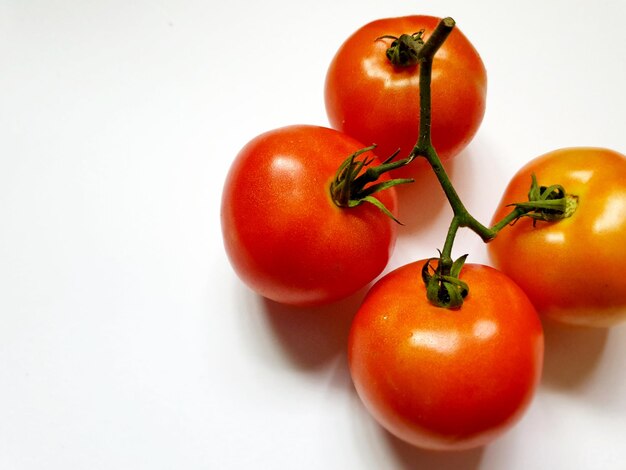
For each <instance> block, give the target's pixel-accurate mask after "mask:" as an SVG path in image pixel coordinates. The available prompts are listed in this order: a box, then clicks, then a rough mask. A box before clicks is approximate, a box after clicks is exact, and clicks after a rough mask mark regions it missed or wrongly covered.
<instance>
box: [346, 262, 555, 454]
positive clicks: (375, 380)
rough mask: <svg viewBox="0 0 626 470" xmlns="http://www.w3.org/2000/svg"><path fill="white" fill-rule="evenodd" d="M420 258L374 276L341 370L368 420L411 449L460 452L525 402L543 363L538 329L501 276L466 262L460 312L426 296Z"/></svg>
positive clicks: (522, 298)
mask: <svg viewBox="0 0 626 470" xmlns="http://www.w3.org/2000/svg"><path fill="white" fill-rule="evenodd" d="M423 264H424V261H419V262H415V263H411V264H408V265H405V266H403V267H401V268H398V269H396V270H395V271H392V272H391V273H389V274H387V275H386V276H384V277H383V278H381V279H380V280H379V281H378V282H377V283H376V284H375V285H374V286H373V287H372V289H371V290H370V291H369V293H368V294H367V296H366V297H365V299H364V301H363V304H362V305H361V307H360V309H359V311H358V312H357V314H356V316H355V318H354V321H353V324H352V327H351V331H350V337H349V346H348V347H349V349H348V352H349V364H350V371H351V374H352V379H353V381H354V385H355V387H356V390H357V393H358V394H359V396H360V397H361V399H362V401H363V403H364V404H365V406H366V408H367V409H368V410H369V411H370V413H371V414H372V415H373V416H374V417H375V418H376V420H377V421H378V422H379V423H380V424H381V425H382V426H383V427H385V428H386V429H387V430H388V431H390V432H391V433H392V434H394V435H396V436H397V437H399V438H400V439H403V440H404V441H406V442H408V443H410V444H413V445H415V446H418V447H423V448H427V449H433V450H462V449H468V448H472V447H478V446H481V445H485V444H487V443H489V442H490V441H492V440H493V439H495V438H496V437H498V436H499V435H501V434H502V433H503V432H505V431H506V430H507V429H509V428H510V427H511V426H512V425H513V424H514V423H515V422H516V421H517V420H518V419H519V418H520V417H521V415H522V414H523V412H524V410H525V409H526V408H527V406H528V404H529V403H530V401H531V399H532V397H533V394H534V391H535V389H536V387H537V384H538V382H539V379H540V375H541V369H542V365H543V330H542V326H541V322H540V320H539V317H538V315H537V313H536V311H535V309H534V307H533V305H532V304H531V303H530V301H529V300H528V298H527V297H526V295H525V294H524V293H523V292H522V290H521V289H520V288H519V287H518V286H517V285H516V284H515V283H514V282H513V281H511V280H510V279H509V278H508V277H507V276H505V275H504V274H503V273H501V272H499V271H497V270H495V269H493V268H491V267H488V266H482V265H473V264H467V265H465V267H464V268H463V270H462V272H461V279H463V280H465V281H466V282H467V283H468V284H469V286H470V293H469V295H468V296H467V297H466V299H465V302H464V303H463V306H462V307H461V308H460V309H458V310H449V309H443V308H438V307H435V306H433V305H432V304H430V303H429V301H428V300H427V299H426V290H425V288H424V285H423V282H422V280H421V269H422V266H423Z"/></svg>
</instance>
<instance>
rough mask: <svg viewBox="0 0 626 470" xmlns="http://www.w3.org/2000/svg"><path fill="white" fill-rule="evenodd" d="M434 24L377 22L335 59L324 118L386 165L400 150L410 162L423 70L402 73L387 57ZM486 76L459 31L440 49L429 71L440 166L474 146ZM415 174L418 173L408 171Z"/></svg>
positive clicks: (420, 19)
mask: <svg viewBox="0 0 626 470" xmlns="http://www.w3.org/2000/svg"><path fill="white" fill-rule="evenodd" d="M439 21H440V19H439V18H434V17H430V16H406V17H401V18H389V19H382V20H378V21H374V22H372V23H369V24H367V25H365V26H363V27H362V28H361V29H359V30H358V31H356V32H355V33H354V34H353V35H352V36H350V37H349V38H348V39H347V40H346V41H345V42H344V43H343V45H342V46H341V47H340V49H339V50H338V52H337V54H336V55H335V57H334V58H333V60H332V62H331V64H330V68H329V70H328V74H327V76H326V88H325V99H326V111H327V114H328V119H329V121H330V124H331V126H332V127H333V128H335V129H339V130H341V131H343V132H345V133H347V134H349V135H351V136H353V137H355V138H356V139H357V140H359V141H361V142H364V143H365V144H367V145H370V144H377V146H378V148H377V154H378V155H379V156H380V157H387V156H388V155H391V154H392V153H393V152H394V151H395V150H397V149H398V148H401V151H402V153H401V156H406V155H407V154H408V153H409V152H410V151H411V150H412V149H413V146H414V145H415V143H416V142H417V137H418V129H419V103H420V98H419V66H418V65H414V66H410V67H398V66H394V65H392V64H391V62H390V61H389V60H388V59H387V57H386V54H385V53H386V50H387V48H388V47H389V45H390V44H391V42H392V41H393V39H377V38H380V37H381V36H384V35H391V36H395V37H399V36H400V35H401V34H405V33H406V34H409V35H410V34H412V33H415V32H418V31H420V30H422V29H424V30H425V34H424V38H425V39H428V36H429V34H430V33H431V32H432V31H433V30H434V29H435V27H436V26H437V24H438V23H439ZM486 91H487V74H486V71H485V67H484V65H483V62H482V60H481V58H480V56H479V55H478V53H477V52H476V50H475V49H474V47H473V46H472V44H471V43H470V42H469V41H468V40H467V38H466V37H465V36H464V35H463V33H462V32H461V31H460V30H459V29H458V28H455V29H454V30H453V31H452V33H451V34H450V36H449V37H448V38H447V39H446V41H445V42H444V44H443V45H442V46H441V48H440V49H439V51H438V52H437V54H436V55H435V59H434V61H433V71H432V83H431V94H432V109H433V113H432V129H431V132H432V142H433V145H434V147H435V149H436V150H437V153H438V154H439V156H440V157H441V159H442V160H446V159H448V158H451V157H453V156H454V155H456V154H458V153H459V152H460V151H461V150H463V148H464V147H465V146H466V145H467V144H468V143H469V142H470V141H471V140H472V138H473V137H474V134H475V133H476V131H477V130H478V127H479V126H480V123H481V121H482V118H483V115H484V112H485V95H486ZM411 168H413V169H415V168H417V167H416V166H414V165H413V166H411Z"/></svg>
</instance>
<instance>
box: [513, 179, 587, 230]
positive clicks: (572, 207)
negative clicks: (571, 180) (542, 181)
mask: <svg viewBox="0 0 626 470" xmlns="http://www.w3.org/2000/svg"><path fill="white" fill-rule="evenodd" d="M531 179H532V181H531V185H530V190H529V191H528V201H527V202H518V203H514V204H510V206H515V208H516V209H519V210H520V211H521V212H523V213H521V215H520V216H519V217H530V218H531V219H533V226H534V225H536V223H537V221H538V220H540V221H544V222H552V221H555V220H561V219H565V218H568V217H571V216H572V215H573V214H574V212H576V209H577V208H578V196H576V195H573V194H568V193H567V192H566V191H565V189H564V188H563V186H561V185H560V184H553V185H551V186H539V183H537V176H536V175H535V174H534V173H533V174H532V175H531ZM519 217H518V218H519Z"/></svg>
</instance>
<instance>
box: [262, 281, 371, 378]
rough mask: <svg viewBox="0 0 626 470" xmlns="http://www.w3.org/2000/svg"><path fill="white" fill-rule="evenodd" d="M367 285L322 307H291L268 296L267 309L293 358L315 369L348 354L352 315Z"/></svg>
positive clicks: (276, 330)
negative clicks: (342, 298)
mask: <svg viewBox="0 0 626 470" xmlns="http://www.w3.org/2000/svg"><path fill="white" fill-rule="evenodd" d="M365 293H366V289H362V290H361V291H359V292H358V293H356V294H354V295H352V296H350V297H348V298H346V299H344V300H341V301H339V302H335V303H333V304H331V305H326V306H322V307H311V308H301V307H291V306H287V305H282V304H279V303H276V302H273V301H271V300H267V299H264V302H265V303H264V309H265V312H266V315H267V318H268V320H269V324H270V325H271V327H272V329H273V330H274V333H275V334H276V338H277V339H278V340H279V341H280V344H281V346H282V347H283V349H284V350H285V352H286V353H287V355H288V357H289V358H290V359H291V361H292V362H293V363H294V364H295V365H296V366H298V367H300V368H302V369H315V368H318V367H321V366H323V365H324V364H326V363H328V361H330V360H332V359H334V358H335V357H337V355H338V354H345V353H346V350H347V344H348V333H349V331H350V325H351V323H352V318H353V317H354V314H355V313H356V311H357V310H358V308H359V305H360V304H361V301H362V300H363V297H364V296H365Z"/></svg>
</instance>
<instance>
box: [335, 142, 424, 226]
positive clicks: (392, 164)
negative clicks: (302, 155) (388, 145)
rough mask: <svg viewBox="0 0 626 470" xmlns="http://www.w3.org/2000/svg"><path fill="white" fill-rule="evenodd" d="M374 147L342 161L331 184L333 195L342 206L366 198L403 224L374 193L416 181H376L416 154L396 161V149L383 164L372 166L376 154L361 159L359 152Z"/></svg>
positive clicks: (344, 206)
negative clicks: (373, 156)
mask: <svg viewBox="0 0 626 470" xmlns="http://www.w3.org/2000/svg"><path fill="white" fill-rule="evenodd" d="M375 148H376V146H375V145H371V146H369V147H365V148H362V149H360V150H357V151H356V152H354V153H353V154H352V155H350V156H349V157H348V158H346V159H345V160H344V161H343V163H342V164H341V165H340V166H339V169H338V170H337V173H336V174H335V178H334V179H333V181H332V182H331V184H330V195H331V198H332V200H333V202H334V203H335V204H336V205H337V206H338V207H342V208H351V207H356V206H359V205H361V204H362V203H364V202H368V203H370V204H373V205H374V206H376V207H378V209H380V210H381V211H382V212H383V214H385V215H386V216H388V217H391V218H392V219H393V220H394V221H395V222H397V223H398V224H401V222H400V221H399V220H398V219H397V218H396V217H395V216H394V215H393V214H392V213H391V211H390V210H389V209H387V208H386V207H385V205H384V204H383V203H382V202H380V200H379V199H377V198H376V197H374V196H373V194H375V193H377V192H379V191H383V190H385V189H388V188H391V187H393V186H397V185H399V184H405V183H412V182H413V181H414V180H413V178H395V179H390V180H386V181H380V182H377V181H378V179H379V178H380V177H381V176H382V175H383V174H385V173H387V172H389V171H392V170H395V169H397V168H400V167H402V166H404V165H407V164H408V163H410V162H411V161H412V160H413V158H404V159H402V160H395V161H394V158H395V157H396V156H397V155H398V153H399V152H400V151H399V150H397V151H396V152H394V153H393V154H392V155H391V156H390V157H389V158H387V159H386V160H385V161H383V162H382V163H381V164H380V165H376V166H372V167H370V166H369V165H371V164H372V163H373V162H374V158H372V157H367V156H366V157H364V158H362V159H359V156H361V155H362V154H364V153H366V152H369V151H371V150H374V149H375ZM401 225H402V224H401Z"/></svg>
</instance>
